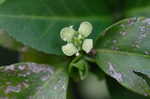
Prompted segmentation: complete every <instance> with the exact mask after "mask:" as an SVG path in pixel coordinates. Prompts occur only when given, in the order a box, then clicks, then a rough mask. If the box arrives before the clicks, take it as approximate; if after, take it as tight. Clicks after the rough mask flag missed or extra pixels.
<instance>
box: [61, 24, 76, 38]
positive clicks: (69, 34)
mask: <svg viewBox="0 0 150 99" xmlns="http://www.w3.org/2000/svg"><path fill="white" fill-rule="evenodd" d="M74 34H75V30H74V29H73V28H71V27H65V28H63V29H62V30H61V32H60V37H61V39H63V40H64V41H71V40H72V38H73V36H74Z"/></svg>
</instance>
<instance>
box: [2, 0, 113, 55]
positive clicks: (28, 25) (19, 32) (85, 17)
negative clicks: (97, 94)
mask: <svg viewBox="0 0 150 99" xmlns="http://www.w3.org/2000/svg"><path fill="white" fill-rule="evenodd" d="M109 15H111V13H110V11H109V9H108V6H107V4H106V1H105V0H92V1H91V0H82V1H81V0H75V1H74V2H72V1H70V0H55V2H52V1H51V0H32V1H31V0H13V1H11V0H5V2H4V3H3V4H2V5H1V6H0V29H3V30H6V31H7V32H8V33H9V34H10V35H11V36H12V37H14V38H15V39H16V40H18V41H20V42H22V43H23V44H25V45H28V46H31V47H32V48H36V49H37V50H40V51H44V52H46V53H50V54H56V55H62V54H63V53H62V52H61V49H60V48H61V46H62V45H63V44H64V42H63V41H62V40H61V39H60V35H59V33H60V30H61V29H62V28H63V27H65V26H70V25H79V23H80V22H81V21H90V22H91V23H92V24H93V26H94V27H95V28H97V29H95V31H93V34H92V35H91V36H92V37H93V38H95V37H96V35H97V33H99V31H101V30H102V29H104V28H105V26H107V25H108V24H109V23H111V17H109Z"/></svg>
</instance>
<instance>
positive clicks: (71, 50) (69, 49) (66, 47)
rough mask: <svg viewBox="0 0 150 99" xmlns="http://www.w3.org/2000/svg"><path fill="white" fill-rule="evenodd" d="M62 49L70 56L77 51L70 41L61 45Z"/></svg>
mask: <svg viewBox="0 0 150 99" xmlns="http://www.w3.org/2000/svg"><path fill="white" fill-rule="evenodd" d="M62 51H63V53H64V54H65V55H67V56H72V55H74V54H76V53H77V52H78V50H77V48H76V47H75V46H74V45H73V44H72V43H68V44H66V45H64V46H62Z"/></svg>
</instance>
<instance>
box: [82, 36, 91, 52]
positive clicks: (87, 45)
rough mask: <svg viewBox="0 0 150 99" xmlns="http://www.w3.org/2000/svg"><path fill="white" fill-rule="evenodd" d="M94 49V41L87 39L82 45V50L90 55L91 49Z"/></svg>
mask: <svg viewBox="0 0 150 99" xmlns="http://www.w3.org/2000/svg"><path fill="white" fill-rule="evenodd" d="M92 48H93V40H92V39H85V40H84V41H83V44H82V49H83V50H84V51H85V52H86V53H89V52H90V51H91V49H92Z"/></svg>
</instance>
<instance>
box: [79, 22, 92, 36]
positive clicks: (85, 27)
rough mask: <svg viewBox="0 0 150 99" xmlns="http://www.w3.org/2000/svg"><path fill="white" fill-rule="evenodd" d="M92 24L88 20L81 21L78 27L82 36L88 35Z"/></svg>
mask: <svg viewBox="0 0 150 99" xmlns="http://www.w3.org/2000/svg"><path fill="white" fill-rule="evenodd" d="M92 29H93V27H92V24H91V23H89V22H82V23H81V24H80V27H79V30H78V31H79V33H80V34H81V35H82V36H84V37H87V36H89V35H90V34H91V33H92Z"/></svg>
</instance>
